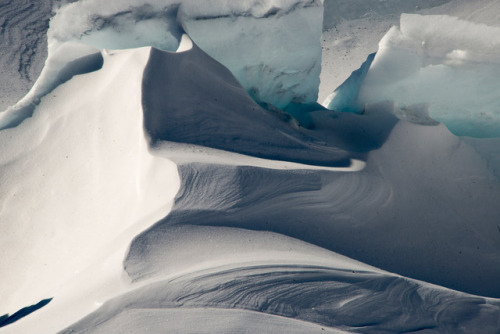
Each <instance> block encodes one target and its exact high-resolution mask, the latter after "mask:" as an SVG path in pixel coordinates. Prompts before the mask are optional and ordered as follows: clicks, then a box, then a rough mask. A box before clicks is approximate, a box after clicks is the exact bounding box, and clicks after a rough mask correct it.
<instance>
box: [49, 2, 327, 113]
mask: <svg viewBox="0 0 500 334" xmlns="http://www.w3.org/2000/svg"><path fill="white" fill-rule="evenodd" d="M322 11H323V7H322V1H320V0H259V1H236V2H235V1H227V0H211V1H209V2H205V1H204V2H200V1H195V0H191V1H179V0H168V1H148V2H147V3H144V1H143V0H126V1H120V2H104V3H103V2H102V1H97V0H86V1H79V2H75V3H72V4H69V5H67V6H64V7H62V8H61V9H59V10H58V11H57V14H56V16H55V17H54V18H53V19H52V20H51V26H50V29H49V32H48V37H49V54H50V53H51V52H54V51H55V50H56V49H57V48H59V47H60V46H61V45H62V44H64V43H66V42H71V41H77V42H81V43H85V44H88V45H91V46H93V47H96V48H99V49H104V48H107V49H124V48H135V47H140V46H153V47H155V48H158V49H161V50H167V51H173V50H175V49H176V48H177V45H178V44H179V40H180V37H181V34H182V32H183V31H187V32H188V33H189V34H190V36H191V37H192V38H193V40H194V41H195V42H196V43H197V44H198V45H199V46H200V47H201V48H202V49H203V50H205V51H206V52H207V53H208V54H210V55H211V56H212V57H214V58H215V59H216V60H218V61H219V62H221V63H223V64H224V65H225V66H226V67H228V68H229V69H230V70H231V71H232V72H233V74H234V75H235V76H236V78H237V79H238V80H239V81H240V82H241V83H242V85H243V87H244V88H245V89H246V90H247V91H248V92H250V93H251V96H252V97H254V98H255V99H256V100H257V101H259V102H266V103H271V104H273V105H275V106H278V107H284V106H286V105H287V104H289V103H290V102H292V101H293V102H297V103H309V102H315V101H316V100H317V94H318V86H319V73H320V67H321V45H320V37H321V20H318V17H321V16H322Z"/></svg>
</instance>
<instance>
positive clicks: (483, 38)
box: [357, 14, 500, 137]
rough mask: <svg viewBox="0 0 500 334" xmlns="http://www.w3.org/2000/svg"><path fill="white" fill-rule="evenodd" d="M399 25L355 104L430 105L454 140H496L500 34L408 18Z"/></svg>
mask: <svg viewBox="0 0 500 334" xmlns="http://www.w3.org/2000/svg"><path fill="white" fill-rule="evenodd" d="M400 25H401V27H400V29H398V28H396V27H394V28H392V29H391V30H390V31H389V32H388V33H387V34H386V36H385V37H384V38H383V39H382V41H381V42H380V45H379V50H378V52H377V55H376V56H375V59H374V60H373V63H372V64H371V67H370V69H369V71H368V73H367V75H366V79H365V80H364V82H363V83H362V85H361V88H360V91H359V96H358V100H357V102H358V104H359V105H365V104H370V103H375V102H379V101H384V100H394V101H396V102H397V103H398V104H399V105H400V107H409V108H411V106H412V105H417V104H428V105H429V114H430V116H431V117H432V118H434V119H436V120H438V121H441V122H443V123H444V124H445V125H446V126H447V127H448V128H449V129H450V130H451V131H452V132H453V133H454V134H456V135H462V136H472V137H497V136H500V130H499V129H500V102H499V101H500V85H499V82H498V77H499V75H500V63H499V61H498V54H500V28H497V27H491V26H486V25H484V24H476V23H471V22H467V21H463V20H460V19H457V18H453V17H449V16H432V15H430V16H421V15H406V14H405V15H402V16H401V24H400Z"/></svg>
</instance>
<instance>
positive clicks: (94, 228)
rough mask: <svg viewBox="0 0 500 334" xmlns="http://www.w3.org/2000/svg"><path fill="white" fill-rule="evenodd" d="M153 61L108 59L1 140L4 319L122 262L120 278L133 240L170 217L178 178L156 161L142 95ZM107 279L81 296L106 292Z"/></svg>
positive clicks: (129, 56)
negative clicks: (108, 262)
mask: <svg viewBox="0 0 500 334" xmlns="http://www.w3.org/2000/svg"><path fill="white" fill-rule="evenodd" d="M148 56H149V50H148V49H138V50H135V51H134V52H124V53H123V52H112V53H108V54H103V58H104V66H103V68H102V70H100V71H96V72H92V73H87V74H84V75H79V76H76V77H73V78H72V79H71V80H69V81H67V82H66V83H64V84H61V85H59V86H58V87H57V88H56V89H55V90H53V91H52V92H51V93H50V95H47V96H45V97H44V98H42V101H41V103H40V104H39V105H38V106H37V107H36V109H35V112H34V114H33V117H31V118H29V119H26V120H25V121H24V122H22V123H21V124H20V125H18V126H16V127H13V128H10V129H7V130H3V131H2V132H0V136H1V141H2V156H1V162H0V163H1V165H2V168H1V176H0V178H1V184H2V191H1V193H0V196H1V198H2V199H1V203H2V212H1V214H2V234H1V236H0V238H1V241H0V245H1V246H0V247H1V253H2V254H3V256H2V261H1V263H0V266H1V269H0V270H1V272H2V273H3V274H2V278H1V284H0V285H1V286H3V287H8V289H6V290H5V289H2V291H1V292H0V293H1V297H0V299H1V300H2V304H1V311H0V313H2V314H4V313H13V312H14V311H17V310H18V309H20V308H22V307H24V306H26V305H31V304H33V303H34V302H38V301H39V300H42V299H45V298H50V297H52V296H54V295H56V296H57V295H59V294H58V293H57V290H58V289H59V288H62V287H64V285H65V284H67V282H71V281H72V279H74V277H75V275H76V276H78V273H84V272H85V270H86V269H87V268H88V267H89V266H92V265H94V266H95V265H97V264H100V261H101V258H103V259H105V258H106V257H107V256H111V255H113V254H114V253H118V255H117V257H118V262H116V263H115V264H116V265H115V266H114V267H109V269H107V270H112V269H117V270H119V268H120V261H121V259H122V258H123V256H124V254H125V252H126V249H127V247H128V243H129V242H130V240H131V239H132V238H133V236H134V235H135V234H137V233H138V232H139V231H141V230H143V229H144V228H146V227H148V226H149V225H151V224H152V223H154V222H155V221H156V220H158V219H159V218H161V217H163V216H164V215H165V214H166V213H167V212H168V211H169V208H170V205H171V201H172V199H173V197H174V195H175V193H176V191H177V188H178V176H177V169H176V166H175V165H174V164H173V163H171V162H169V161H168V160H165V159H161V158H155V157H153V156H152V155H151V154H150V153H149V152H148V145H147V141H146V137H145V136H144V131H143V128H142V114H141V113H140V110H141V100H140V94H137V92H138V91H139V92H140V89H141V86H140V82H141V77H142V71H143V67H144V65H145V62H146V61H147V59H148ZM103 111H105V112H103ZM117 124H119V126H116V125H117ZM117 189H119V191H120V195H119V196H117V193H116V190H117ZM111 268H112V269H111ZM107 270H106V271H103V273H102V276H98V278H94V279H92V280H90V281H89V282H88V283H86V284H85V285H83V286H88V285H89V284H90V282H95V280H97V281H99V282H101V283H102V282H106V276H107V275H109V274H107V273H106V272H107ZM83 276H84V275H83ZM80 282H81V281H80ZM94 284H95V283H94ZM76 291H78V296H79V297H80V298H83V299H85V293H86V289H85V288H79V289H78V290H76ZM74 293H75V291H72V292H71V294H74ZM57 303H58V298H57V297H56V298H55V299H54V301H53V302H51V304H49V306H51V305H52V304H54V305H55V306H57ZM88 303H90V302H88ZM82 305H87V304H86V303H83V300H82ZM92 305H93V302H92ZM49 306H48V307H49ZM87 309H89V306H88V305H87ZM68 320H69V318H68V319H67V320H66V321H68Z"/></svg>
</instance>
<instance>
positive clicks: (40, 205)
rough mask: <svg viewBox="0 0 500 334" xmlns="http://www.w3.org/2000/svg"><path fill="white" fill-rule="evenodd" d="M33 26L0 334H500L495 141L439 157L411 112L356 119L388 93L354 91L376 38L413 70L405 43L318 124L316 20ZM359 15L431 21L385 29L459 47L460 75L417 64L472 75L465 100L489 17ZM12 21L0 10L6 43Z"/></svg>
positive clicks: (156, 13)
mask: <svg viewBox="0 0 500 334" xmlns="http://www.w3.org/2000/svg"><path fill="white" fill-rule="evenodd" d="M327 2H328V1H325V4H324V5H325V8H326V7H327ZM54 3H56V4H57V5H56V7H54V10H55V16H53V17H52V19H51V24H50V28H49V29H48V32H47V34H48V35H47V39H48V45H47V48H48V58H47V59H46V61H45V66H44V69H43V70H42V71H41V73H40V76H39V77H38V80H37V81H36V82H35V83H34V84H33V86H32V88H31V90H30V91H29V92H28V93H27V94H26V96H25V97H24V98H21V99H20V100H19V102H18V103H17V104H15V105H13V106H11V107H10V108H8V109H7V110H6V111H3V112H0V143H1V145H0V166H1V167H0V254H2V255H1V256H0V272H1V273H2V275H0V333H33V332H36V333H123V332H125V333H127V332H129V333H150V332H158V333H163V332H165V333H167V332H178V333H199V332H206V333H255V332H261V333H276V332H291V333H304V332H307V333H315V332H318V333H320V332H327V333H374V332H384V333H401V332H422V333H443V332H445V333H446V332H449V333H483V332H484V333H494V332H496V331H497V330H498V328H500V322H499V319H500V299H499V298H500V290H499V286H498V283H497V282H498V278H499V277H500V227H499V225H498V217H499V215H500V208H499V207H498V201H499V200H500V159H498V157H499V150H498V147H499V146H498V145H499V144H500V139H499V138H495V137H494V136H490V137H491V138H481V137H482V136H475V137H465V136H457V135H456V133H454V132H455V131H456V130H455V129H453V128H452V127H451V126H450V125H449V124H448V123H447V121H446V120H443V122H442V123H441V120H440V119H438V118H437V117H435V114H433V109H432V105H431V103H430V102H429V101H420V100H418V101H415V103H413V102H412V103H401V101H400V100H398V99H397V97H398V96H399V95H398V96H394V97H395V98H391V99H388V98H384V99H380V100H379V99H378V95H377V96H375V98H374V99H373V100H370V101H369V103H363V104H356V103H357V102H359V101H363V100H361V99H364V98H366V96H368V95H367V94H370V93H377V94H378V91H377V90H376V89H375V88H374V89H371V88H370V89H368V88H369V86H368V85H367V83H369V82H370V80H373V81H371V82H372V84H373V85H375V83H376V82H378V83H379V84H380V88H381V90H383V89H386V86H387V85H390V84H391V82H393V81H394V80H395V79H394V75H395V74H397V73H401V71H394V72H395V73H393V71H389V74H390V75H389V74H388V75H385V76H384V78H385V79H387V80H386V81H385V85H384V84H383V83H384V81H382V79H383V78H382V77H381V76H382V74H380V72H378V74H377V72H375V74H377V75H375V74H373V72H371V71H375V70H377V68H378V69H379V70H381V67H380V66H379V65H380V64H381V62H382V63H383V61H384V57H391V56H392V54H393V52H394V51H395V50H399V49H400V48H401V44H400V43H399V42H400V40H399V39H398V40H397V41H396V42H395V43H394V44H391V43H388V41H392V40H391V39H390V38H389V37H390V36H393V34H395V35H396V36H399V37H400V38H401V39H403V40H404V41H405V42H408V43H409V45H410V46H411V47H410V48H409V50H410V51H411V52H413V51H414V49H413V46H414V44H413V42H414V41H413V40H412V39H410V40H409V41H408V40H407V38H406V37H405V36H406V35H404V32H403V30H404V29H403V28H399V29H398V28H392V29H391V30H389V31H388V33H387V35H386V37H385V38H384V39H383V40H382V42H381V43H380V45H381V46H384V45H386V46H387V47H388V49H387V50H386V51H387V54H385V55H384V50H379V51H378V52H377V54H373V55H371V56H369V58H368V61H367V63H366V64H365V66H364V67H363V68H362V70H360V71H358V72H356V73H354V75H353V76H352V78H351V79H350V80H348V81H346V83H345V84H344V85H341V86H340V87H339V88H338V89H337V90H336V92H335V93H336V94H337V96H338V97H337V100H335V99H332V101H337V105H336V107H335V108H334V109H336V110H328V109H326V108H324V107H322V106H320V105H319V104H317V103H315V102H316V99H317V93H318V84H319V77H320V75H321V76H322V77H323V76H324V75H326V74H327V73H321V74H320V73H319V64H320V62H319V58H318V57H320V56H321V54H320V53H321V52H320V51H321V50H320V48H319V47H320V43H319V37H320V35H321V21H322V20H321V16H322V15H323V7H322V5H323V3H322V2H321V1H309V0H304V1H292V0H256V1H239V2H234V1H224V0H210V1H207V2H206V3H205V2H204V3H203V5H201V4H200V2H196V1H182V2H180V1H170V0H165V1H159V0H158V1H156V0H155V1H145V0H123V1H120V2H106V3H103V2H98V1H95V0H81V1H60V2H54ZM329 3H330V4H329V5H331V4H332V3H336V4H337V5H342V6H344V7H343V10H344V12H343V14H342V15H343V17H344V18H345V19H346V20H349V19H352V20H354V21H355V20H358V17H359V15H360V13H364V12H365V11H366V10H367V7H366V5H367V4H366V3H364V4H363V3H360V2H358V1H352V2H350V6H351V7H349V6H347V5H346V4H345V3H343V2H342V1H337V0H335V1H334V0H331V1H330V2H329ZM370 3H373V5H374V6H375V5H376V6H375V7H374V10H375V11H378V12H380V14H381V15H382V16H384V15H386V14H387V15H388V16H390V15H397V16H398V17H399V12H400V11H401V12H405V11H417V12H419V13H420V14H425V13H424V12H425V11H426V10H427V9H426V8H421V9H419V10H413V8H410V7H412V6H413V5H414V4H418V5H420V6H422V7H429V8H430V9H429V10H431V11H434V12H432V13H437V14H439V15H440V16H420V15H419V16H416V15H405V14H403V15H402V19H401V20H402V22H410V23H408V24H409V25H407V24H403V25H402V26H406V27H407V28H408V26H410V27H411V29H409V31H412V32H413V33H415V34H417V35H418V34H424V35H425V34H426V30H425V29H417V26H418V24H421V23H422V22H430V23H433V24H434V25H433V24H427V26H426V27H427V28H428V29H429V30H428V31H431V32H432V34H431V35H432V36H431V38H430V39H431V40H432V38H437V37H439V36H441V35H436V34H434V32H435V30H439V29H438V28H441V30H443V31H444V32H443V34H444V35H445V37H446V38H445V41H446V43H441V44H439V43H438V46H439V45H440V46H442V47H448V46H450V45H453V46H454V45H455V44H452V43H451V42H450V40H449V39H450V38H451V37H450V36H453V34H454V32H453V31H452V30H453V29H452V28H450V25H447V24H448V23H449V24H458V25H462V24H463V25H464V26H465V27H467V29H466V31H465V32H463V33H462V34H460V36H458V37H455V39H453V43H457V45H458V44H460V45H472V46H474V48H472V46H471V49H477V50H480V51H481V52H477V53H476V54H474V53H473V52H472V51H471V52H472V53H471V52H469V53H466V56H463V55H462V56H461V55H460V54H459V53H453V52H452V55H453V56H454V57H455V58H453V59H452V61H451V63H449V62H448V60H449V58H442V57H437V60H435V59H434V58H432V57H431V58H432V59H431V58H429V57H427V58H428V59H427V58H426V59H427V60H429V61H430V60H432V61H437V62H438V64H437V65H434V63H432V65H431V67H432V66H438V67H439V66H441V65H443V64H444V65H446V66H454V67H457V68H459V69H461V68H463V69H467V70H470V73H471V75H470V76H469V77H468V78H469V79H470V80H469V81H466V82H464V83H463V84H464V87H465V85H471V84H472V83H474V82H475V80H476V79H477V77H478V75H481V74H484V75H485V76H486V74H485V73H483V72H481V71H480V69H481V66H483V65H484V64H486V65H487V67H488V68H490V67H491V66H493V65H492V64H493V63H494V60H495V56H497V55H498V52H497V50H496V49H495V47H494V43H490V44H488V45H487V46H484V45H483V44H481V43H483V41H484V38H483V39H481V38H480V37H481V36H482V37H485V36H486V34H483V33H479V32H478V30H477V29H478V27H481V29H483V30H484V31H485V32H491V31H492V30H491V29H492V28H494V24H493V23H492V22H493V21H494V15H492V14H491V11H496V10H497V9H498V10H500V8H498V7H495V6H494V2H491V1H490V0H481V2H480V3H481V4H482V5H484V6H486V5H485V4H492V5H491V6H489V7H488V8H489V11H488V10H485V8H483V7H481V6H480V5H478V3H479V2H478V3H476V4H475V5H470V4H467V1H464V0H452V1H436V2H433V1H423V0H422V1H415V2H411V3H410V2H406V3H405V2H404V1H396V0H390V1H389V0H384V1H375V2H370ZM47 4H48V2H47ZM47 4H46V5H47ZM24 5H25V3H24V2H20V3H19V4H18V5H16V3H10V4H9V5H4V6H3V9H2V6H0V10H4V11H3V13H8V12H9V10H10V9H12V8H14V9H16V10H14V11H13V12H14V13H18V12H22V11H25V12H26V16H25V17H26V19H25V21H23V20H22V19H21V20H20V22H19V24H26V23H28V22H29V21H30V20H31V18H32V17H33V16H32V15H34V14H30V11H36V10H38V9H39V8H40V7H38V6H31V7H29V6H28V7H25V6H24ZM408 6H409V7H408ZM471 6H472V7H473V8H476V10H474V13H472V14H470V15H469V14H467V13H468V12H467V11H469V10H470V9H471ZM474 6H476V7H474ZM477 6H480V7H481V8H477ZM26 8H28V9H26ZM44 8H45V7H44ZM330 8H331V7H330ZM389 8H390V10H389ZM439 11H441V12H439ZM393 12H395V13H397V14H393ZM499 12H500V11H497V13H499ZM340 13H342V12H341V11H340ZM28 14H30V15H28ZM361 15H363V14H361ZM377 15H378V14H377ZM377 15H376V17H378V16H377ZM445 15H446V16H445ZM450 15H455V16H456V17H457V18H452V17H451V16H450ZM388 16H387V17H388ZM465 16H467V17H465ZM325 17H327V16H325ZM387 17H386V16H384V17H383V18H381V19H380V20H382V21H383V22H382V21H381V22H382V23H383V24H385V23H384V22H386V21H384V20H386V18H387ZM465 20H468V21H465ZM10 22H12V21H10ZM70 22H71V24H70ZM324 24H325V25H327V26H328V25H329V24H332V22H324ZM345 24H347V23H345ZM486 24H487V25H486ZM347 26H348V24H347ZM381 26H382V25H381ZM318 27H319V28H318ZM353 27H354V26H353ZM292 28H293V29H292ZM297 28H300V29H298V30H300V31H298V30H296V29H297ZM469 28H470V29H469ZM353 29H354V28H353ZM388 29H389V27H388ZM433 29H434V30H433ZM356 30H357V29H356ZM415 30H416V32H415ZM405 31H406V30H405ZM45 32H46V30H44V29H40V30H39V32H38V33H39V34H42V33H43V34H44V33H45ZM331 33H332V32H331V31H329V32H328V33H327V34H331ZM376 33H378V32H376ZM413 33H412V34H413ZM467 33H469V34H470V36H469V35H467ZM361 34H362V33H361ZM292 35H293V36H292ZM368 35H370V36H375V35H371V33H370V32H368ZM410 35H411V34H410ZM324 36H325V35H324ZM412 36H413V35H412ZM418 36H420V35H418ZM425 36H427V35H425ZM436 36H437V37H436ZM467 36H469V37H467ZM490 37H491V39H490V41H495V40H496V39H495V38H496V36H490ZM294 41H295V42H294ZM386 42H387V43H386ZM8 43H11V44H12V45H11V44H7V46H8V47H10V48H11V49H12V50H17V49H16V48H17V46H16V45H15V44H16V43H22V38H20V39H18V40H15V41H9V42H8ZM384 43H385V44H384ZM467 43H469V44H467ZM474 43H476V44H474ZM405 45H406V44H405ZM478 45H479V46H478ZM431 46H432V45H431ZM486 47H491V54H486V53H483V52H482V51H483V50H484V48H486ZM339 48H342V46H339ZM353 50H354V49H353ZM360 50H361V51H360ZM367 50H368V49H367V48H361V49H359V50H358V52H360V53H361V54H359V55H357V56H356V59H363V60H364V59H366V58H367V56H368V55H369V54H370V53H371V52H372V51H370V52H366V53H365V51H367ZM431 50H434V49H433V48H431ZM403 51H407V50H406V49H404V48H403ZM403 51H401V52H403ZM410 51H409V52H410ZM438 51H439V50H438ZM451 51H453V50H451ZM327 52H328V50H325V49H323V55H324V54H325V53H327ZM411 52H410V53H411ZM449 53H450V52H447V53H446V52H444V51H443V52H439V53H438V55H443V54H446V55H447V54H449ZM333 54H335V52H333ZM38 57H43V54H42V55H39V56H38ZM457 57H458V58H457ZM471 57H472V58H471ZM34 59H35V58H34ZM416 59H417V63H418V61H420V60H421V59H420V58H418V57H417V58H416ZM464 59H465V60H464ZM470 59H476V60H477V59H480V60H481V62H480V64H479V65H480V66H479V67H475V65H473V64H471V62H468V60H470ZM403 60H406V58H403ZM462 60H463V61H464V63H461V61H462ZM266 62H268V63H266ZM442 63H443V64H442ZM445 63H446V64H445ZM256 64H257V66H255V65H256ZM377 64H379V65H377ZM387 64H389V65H390V66H393V67H394V68H396V67H395V66H396V65H397V64H398V63H395V62H388V63H386V66H387ZM409 64H410V63H408V62H406V63H404V64H402V66H401V69H405V68H406V66H407V65H409ZM247 65H248V66H247ZM25 66H27V64H25ZM415 68H416V69H417V70H418V67H415ZM485 68H486V67H485ZM327 69H328V68H327ZM327 69H326V70H327ZM324 70H325V69H324ZM476 70H479V71H476ZM2 73H6V72H2ZM405 73H406V72H405ZM252 74H254V75H255V76H254V77H252ZM490 74H491V73H488V75H490ZM10 80H12V81H13V82H14V86H16V85H17V81H16V80H18V79H16V77H14V76H13V77H11V78H10ZM245 80H247V81H245ZM288 84H291V86H290V87H288V86H287V85H288ZM252 85H253V86H255V87H253V86H252ZM377 87H378V86H377ZM482 87H483V89H486V91H487V90H488V89H493V88H494V87H495V86H486V85H485V86H482ZM16 94H17V93H16ZM494 94H495V92H493V98H492V101H493V100H494V97H495V96H496V95H494ZM463 95H465V94H463ZM13 96H14V95H13ZM16 96H17V95H16ZM429 96H431V95H425V96H424V97H426V98H428V97H429ZM401 97H404V94H403V95H401ZM465 97H469V96H465ZM443 100H446V101H445V102H447V103H448V102H450V101H452V100H450V96H446V95H443ZM431 102H432V101H431ZM452 102H453V101H452ZM361 106H362V109H361ZM483 106H484V105H483ZM345 111H351V112H345ZM352 111H354V112H352ZM456 116H457V114H456V113H455V114H452V113H450V114H449V119H450V120H453V119H454V117H456ZM461 122H462V123H464V121H463V120H462V121H461ZM476 128H477V126H476ZM450 129H451V130H452V131H450ZM492 129H496V128H494V127H492ZM459 130H460V129H459ZM483 130H484V128H483V129H481V131H483Z"/></svg>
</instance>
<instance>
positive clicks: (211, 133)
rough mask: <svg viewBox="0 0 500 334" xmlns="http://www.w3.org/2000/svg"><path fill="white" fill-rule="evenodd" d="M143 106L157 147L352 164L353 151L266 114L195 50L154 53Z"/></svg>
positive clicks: (220, 68)
mask: <svg viewBox="0 0 500 334" xmlns="http://www.w3.org/2000/svg"><path fill="white" fill-rule="evenodd" d="M142 105H143V110H144V126H145V129H146V132H147V133H148V135H149V137H150V140H151V142H152V144H153V145H154V144H155V143H156V142H157V141H162V140H165V141H171V142H177V143H188V144H196V145H202V146H206V147H211V148H216V149H221V150H226V151H231V152H237V153H241V154H246V155H250V156H256V157H261V158H265V159H273V160H281V161H292V162H299V163H304V164H310V165H321V166H339V167H340V166H343V167H345V166H349V165H350V158H351V153H350V152H347V151H345V150H342V149H340V148H338V147H336V146H335V145H328V144H326V143H325V142H324V141H322V140H320V139H318V138H315V137H311V136H310V135H309V134H306V133H305V132H304V129H303V128H301V127H300V126H298V125H297V123H296V122H290V121H287V120H284V115H285V116H286V114H284V113H283V112H270V111H268V110H265V109H263V108H262V107H261V106H259V105H258V104H257V103H256V102H255V101H253V100H252V99H251V97H250V96H249V95H248V94H247V92H246V91H245V90H244V89H243V87H242V86H241V85H240V84H239V82H238V81H237V80H236V78H235V77H234V76H233V75H232V74H231V72H230V71H229V70H228V69H227V68H225V67H224V66H223V65H221V64H220V63H218V62H217V61H215V60H214V59H212V58H211V57H210V56H208V55H207V54H205V53H204V52H203V51H202V50H201V49H199V48H198V47H197V46H196V45H193V48H192V49H191V50H188V51H185V52H180V53H172V52H164V51H160V50H157V49H152V50H151V54H150V58H149V61H148V64H147V65H146V68H145V70H144V76H143V82H142ZM285 118H286V117H285Z"/></svg>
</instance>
